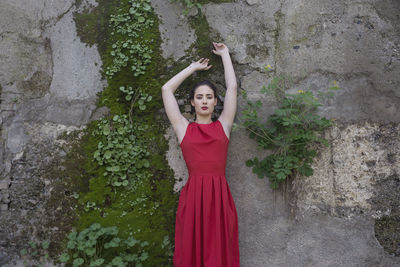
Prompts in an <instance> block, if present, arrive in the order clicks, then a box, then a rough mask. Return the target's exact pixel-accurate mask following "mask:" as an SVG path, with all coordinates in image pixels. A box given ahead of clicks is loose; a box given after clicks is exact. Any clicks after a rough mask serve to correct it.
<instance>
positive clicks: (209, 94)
mask: <svg viewBox="0 0 400 267" xmlns="http://www.w3.org/2000/svg"><path fill="white" fill-rule="evenodd" d="M199 95H203V94H196V96H199ZM207 95H212V94H207Z"/></svg>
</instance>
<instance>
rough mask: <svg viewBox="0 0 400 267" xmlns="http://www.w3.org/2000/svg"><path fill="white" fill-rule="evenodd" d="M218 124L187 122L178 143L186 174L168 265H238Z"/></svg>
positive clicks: (232, 205)
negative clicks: (180, 140)
mask: <svg viewBox="0 0 400 267" xmlns="http://www.w3.org/2000/svg"><path fill="white" fill-rule="evenodd" d="M228 144H229V139H228V137H227V136H226V134H225V132H224V129H223V127H222V124H221V122H220V121H219V120H216V121H214V122H212V123H209V124H199V123H197V122H191V123H189V125H188V126H187V129H186V133H185V135H184V137H183V139H182V142H181V144H180V147H181V150H182V154H183V158H184V160H185V162H186V166H187V169H188V172H189V177H188V180H187V182H186V184H185V185H184V186H183V188H182V190H181V192H180V196H179V203H178V209H177V212H176V223H175V249H174V256H173V266H174V267H239V264H240V261H239V235H238V216H237V212H236V206H235V202H234V200H233V198H232V195H231V192H230V189H229V185H228V183H227V181H226V178H225V167H226V159H227V152H228Z"/></svg>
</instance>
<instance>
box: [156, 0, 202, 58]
mask: <svg viewBox="0 0 400 267" xmlns="http://www.w3.org/2000/svg"><path fill="white" fill-rule="evenodd" d="M151 5H152V6H153V8H154V11H155V12H156V13H157V14H158V16H159V19H160V24H159V31H160V34H161V37H162V38H163V40H164V41H163V43H162V45H161V48H162V53H163V57H164V58H172V59H173V60H179V59H180V58H182V57H184V56H186V54H185V50H186V49H188V48H189V47H190V45H191V44H192V43H193V42H194V41H195V40H196V38H197V37H196V34H195V32H194V30H193V29H191V28H190V27H189V25H188V23H187V21H186V19H185V17H184V16H183V15H182V4H181V3H180V2H178V1H176V2H171V1H164V0H154V1H151ZM193 10H197V9H193ZM192 12H194V11H192ZM190 15H195V14H194V13H191V14H190Z"/></svg>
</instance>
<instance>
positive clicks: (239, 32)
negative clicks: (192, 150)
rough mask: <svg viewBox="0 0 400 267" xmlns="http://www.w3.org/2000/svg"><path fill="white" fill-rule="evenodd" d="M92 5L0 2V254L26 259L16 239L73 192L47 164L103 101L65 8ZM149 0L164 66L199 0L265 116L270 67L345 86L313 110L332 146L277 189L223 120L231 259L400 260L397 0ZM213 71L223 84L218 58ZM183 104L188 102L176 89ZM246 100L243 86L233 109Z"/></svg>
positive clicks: (92, 58)
mask: <svg viewBox="0 0 400 267" xmlns="http://www.w3.org/2000/svg"><path fill="white" fill-rule="evenodd" d="M95 5H96V2H95V1H89V0H88V1H82V3H81V5H80V6H78V5H76V4H75V1H73V0H68V1H49V0H38V1H28V0H13V1H11V0H4V1H2V2H1V3H0V25H2V27H1V29H0V59H1V62H2V64H1V65H0V93H1V116H0V124H1V141H2V142H1V146H0V160H1V165H0V170H1V173H2V175H1V177H0V225H1V227H0V265H2V266H22V265H23V264H22V261H21V260H20V259H19V249H20V247H21V245H22V244H26V242H28V241H29V240H38V239H45V238H49V237H50V238H57V237H58V236H57V234H58V233H60V232H62V230H63V227H64V228H65V229H64V230H67V228H68V225H62V224H59V223H58V222H60V221H61V222H62V221H63V220H65V219H66V214H68V213H67V211H68V205H69V203H68V202H64V203H63V202H62V201H60V200H56V199H54V198H52V197H53V196H54V195H60V194H61V195H62V194H64V195H68V194H69V193H68V192H69V191H68V188H63V187H59V186H57V185H58V182H60V181H62V177H56V174H54V172H52V171H53V170H54V169H57V166H58V163H59V162H61V161H62V160H63V157H64V156H65V154H66V150H67V147H68V146H66V145H67V144H66V143H65V142H67V141H66V140H63V139H58V138H59V137H60V136H62V134H63V133H69V132H71V131H73V130H79V129H84V128H85V125H86V124H87V123H88V122H89V121H91V120H92V119H96V118H99V117H101V116H102V114H105V113H107V110H103V109H100V110H95V108H96V107H95V101H96V94H97V92H99V91H100V90H102V88H103V87H104V86H105V85H106V84H105V81H104V80H102V79H101V75H100V70H101V66H102V63H101V60H100V56H99V54H98V51H97V48H96V46H92V47H88V46H86V45H85V44H83V43H82V42H81V41H80V40H79V37H78V36H77V34H76V27H75V24H74V21H73V12H75V11H77V12H79V11H81V10H83V9H85V8H90V7H91V6H95ZM152 5H153V7H154V9H155V11H156V13H157V15H158V16H159V18H160V21H161V22H162V23H161V24H160V32H161V37H162V38H163V45H162V51H163V52H162V53H163V56H164V57H165V58H169V59H170V62H171V66H172V65H175V64H180V63H182V62H187V59H188V58H187V54H186V53H189V52H187V51H185V49H188V48H191V49H192V51H193V50H195V48H193V46H192V45H193V43H194V42H195V41H196V39H197V36H196V34H195V29H194V28H192V26H190V23H189V20H190V16H192V17H193V16H198V15H200V14H204V15H205V16H204V17H203V20H206V21H207V22H208V25H209V27H210V36H209V37H210V39H211V40H215V38H219V39H218V40H217V41H221V42H224V43H225V44H227V46H228V47H229V49H230V51H231V56H232V59H233V62H234V67H235V70H236V75H237V78H238V82H239V85H240V86H239V87H240V88H239V89H240V90H245V91H246V92H247V93H248V97H249V98H250V99H251V100H255V99H261V100H262V101H263V104H264V105H263V110H262V112H263V114H264V116H265V118H267V116H268V115H269V114H271V112H272V111H273V109H274V108H275V107H276V105H277V103H276V102H275V100H274V99H272V98H271V97H268V96H265V95H264V94H261V93H260V92H259V90H260V89H261V87H262V86H263V85H266V84H268V82H269V81H271V79H272V77H273V75H275V74H280V73H286V74H290V75H292V76H293V77H294V78H295V81H296V82H295V84H294V85H293V86H292V87H291V88H289V89H288V90H287V92H288V93H291V92H295V91H297V90H298V89H303V90H312V91H317V90H320V89H324V88H327V87H328V86H329V85H330V84H331V82H332V81H337V83H338V85H339V86H340V87H341V88H343V89H342V90H340V91H338V92H337V94H335V97H334V98H333V99H330V100H326V102H324V103H323V104H324V106H323V107H322V108H321V109H320V110H319V114H320V115H322V116H326V117H328V118H336V120H337V122H338V124H337V126H335V127H333V128H332V129H330V130H329V131H327V132H326V133H325V134H326V138H327V139H328V140H329V142H330V144H331V146H330V147H329V148H324V149H322V150H321V151H320V155H319V157H318V158H316V160H315V162H314V165H313V167H314V170H315V173H314V175H313V176H310V177H296V178H295V179H294V180H293V181H292V182H293V183H292V184H290V186H288V188H287V191H286V192H282V191H273V190H272V189H271V188H270V186H269V182H268V180H267V179H258V178H257V177H256V176H255V175H254V174H253V173H252V172H251V169H249V168H247V167H246V166H245V164H244V162H245V161H246V160H247V159H249V158H252V157H254V156H259V157H262V156H265V154H266V152H265V151H258V150H257V146H256V144H255V143H254V142H253V140H252V139H250V138H248V133H247V132H245V131H244V130H241V129H239V130H237V131H234V132H232V134H231V139H230V146H229V152H228V166H227V180H228V183H229V186H230V188H231V192H232V194H233V197H234V199H235V203H236V206H237V210H238V215H239V239H240V254H241V266H400V258H399V254H400V252H399V247H398V243H399V240H400V237H399V234H398V232H396V230H394V231H393V230H391V229H398V225H399V218H400V216H399V208H398V207H399V196H398V193H397V192H398V190H399V176H398V174H399V167H398V166H399V160H400V159H399V157H400V156H399V151H400V149H399V146H400V140H399V134H398V133H399V125H398V124H399V122H400V115H399V114H400V110H399V109H400V16H399V14H400V3H399V2H398V1H396V0H391V1H375V0H374V1H373V0H367V1H327V0H326V1H309V0H307V1H306V0H296V1H278V0H271V1H264V0H251V1H250V0H247V1H243V0H239V1H234V2H231V3H215V4H214V3H209V4H206V5H204V6H203V7H202V9H201V13H200V12H191V13H190V14H189V17H185V16H183V15H182V14H181V12H180V10H181V9H180V8H181V7H180V6H179V5H178V4H177V3H176V2H175V3H171V2H170V1H164V0H154V1H152ZM195 53H196V51H195ZM211 54H212V53H211V51H210V55H211ZM197 56H198V57H207V56H209V55H204V54H199V55H197ZM266 65H271V67H272V72H266V71H265V70H264V67H265V66H266ZM210 77H211V79H212V80H215V81H217V84H218V86H219V88H220V89H221V90H223V88H222V87H223V84H224V78H223V72H222V70H221V69H215V70H214V71H213V72H211V73H210ZM179 104H181V105H186V107H184V108H183V110H185V111H188V106H187V104H188V103H187V101H186V100H184V99H180V100H179ZM244 105H245V100H244V99H243V98H242V97H239V106H238V114H237V121H238V119H239V118H240V115H241V112H242V110H243V108H244ZM187 116H188V118H190V115H188V114H187ZM166 138H169V142H170V149H169V151H168V154H167V157H168V160H169V162H170V165H171V167H172V168H173V169H174V171H175V174H176V178H177V183H176V190H180V188H181V187H182V186H183V185H184V183H185V181H186V178H187V170H186V167H185V165H184V161H183V158H182V155H181V152H180V148H179V145H178V143H177V140H176V136H175V134H174V133H173V131H172V129H169V131H168V134H167V136H166ZM396 227H397V228H396ZM391 231H392V232H391ZM396 242H397V243H396ZM391 244H392V245H391ZM6 264H7V265H6Z"/></svg>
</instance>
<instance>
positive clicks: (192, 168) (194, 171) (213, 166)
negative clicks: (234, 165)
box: [186, 160, 226, 176]
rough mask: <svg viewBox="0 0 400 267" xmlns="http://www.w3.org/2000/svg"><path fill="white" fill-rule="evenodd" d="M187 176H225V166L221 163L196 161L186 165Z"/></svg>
mask: <svg viewBox="0 0 400 267" xmlns="http://www.w3.org/2000/svg"><path fill="white" fill-rule="evenodd" d="M186 166H187V168H188V171H189V175H202V174H213V175H223V176H225V167H226V164H225V162H223V161H215V160H214V161H204V160H201V161H199V160H197V161H193V162H188V163H187V165H186Z"/></svg>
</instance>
